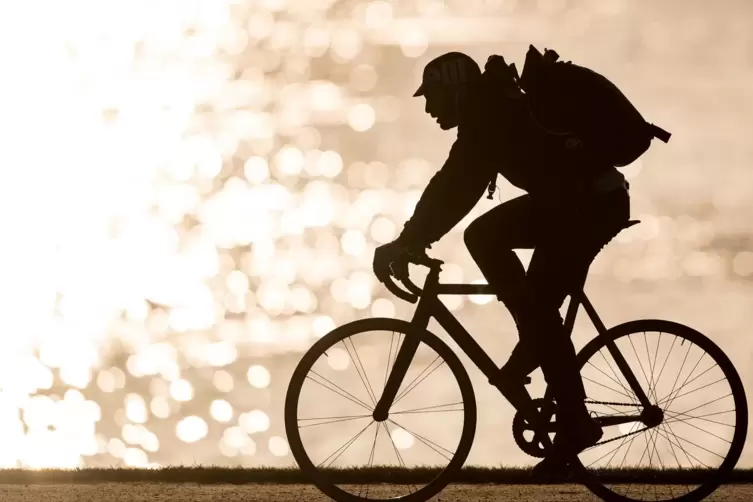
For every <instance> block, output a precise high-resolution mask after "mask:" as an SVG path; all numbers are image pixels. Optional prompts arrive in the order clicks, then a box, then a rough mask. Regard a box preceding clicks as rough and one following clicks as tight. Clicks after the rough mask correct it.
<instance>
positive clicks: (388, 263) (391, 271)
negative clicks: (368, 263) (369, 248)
mask: <svg viewBox="0 0 753 502" xmlns="http://www.w3.org/2000/svg"><path fill="white" fill-rule="evenodd" d="M422 252H423V249H419V248H417V247H416V246H411V245H409V244H407V243H406V242H402V241H401V240H400V239H398V240H395V241H392V242H389V243H387V244H383V245H381V246H379V247H378V248H376V251H374V263H373V268H374V275H376V277H377V279H379V282H381V283H385V282H387V281H388V280H389V278H390V275H391V276H393V277H395V278H396V279H398V280H403V279H406V278H408V263H409V258H410V256H411V255H418V254H421V253H422Z"/></svg>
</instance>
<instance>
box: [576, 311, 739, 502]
mask: <svg viewBox="0 0 753 502" xmlns="http://www.w3.org/2000/svg"><path fill="white" fill-rule="evenodd" d="M641 332H658V333H660V334H673V335H675V336H678V337H681V338H684V339H685V340H688V341H690V342H691V343H692V344H694V345H696V346H697V347H699V348H701V349H703V350H704V351H705V352H706V353H707V354H708V355H709V356H711V357H712V358H713V360H714V362H715V363H717V364H718V365H719V367H720V369H721V370H722V372H723V374H724V376H725V378H726V380H727V381H728V382H729V385H730V389H731V391H732V396H733V399H734V402H735V432H734V435H733V438H732V441H731V444H730V447H729V451H728V453H727V455H726V456H725V458H724V461H723V462H722V463H721V465H720V466H719V467H718V469H717V470H716V472H714V473H713V474H712V475H711V476H710V477H709V478H708V479H707V480H706V481H705V482H704V483H703V484H701V485H700V486H698V487H697V488H696V489H695V490H693V491H692V492H689V493H686V494H684V495H681V496H679V497H673V498H669V499H663V500H662V502H669V501H671V502H698V501H700V500H703V499H704V498H705V497H707V496H708V495H710V494H711V493H712V492H714V491H715V490H716V489H717V488H718V487H719V486H720V485H721V484H722V483H724V482H725V480H726V479H727V478H728V476H729V474H730V473H731V472H732V470H733V469H734V468H735V465H736V464H737V462H738V460H739V459H740V456H741V454H742V450H743V447H744V446H745V439H746V436H747V431H748V407H747V398H746V396H745V389H744V387H743V383H742V380H741V379H740V375H739V374H738V372H737V370H736V369H735V367H734V365H733V364H732V361H730V359H729V357H727V355H726V354H725V353H724V352H723V351H722V349H721V348H719V346H717V345H716V344H715V343H714V342H713V341H712V340H711V339H709V338H708V337H707V336H705V335H704V334H702V333H700V332H699V331H696V330H695V329H693V328H690V327H688V326H685V325H683V324H680V323H676V322H672V321H666V320H660V319H641V320H636V321H630V322H626V323H624V324H620V325H617V326H615V327H613V328H611V329H609V330H607V332H606V333H605V334H604V335H602V336H599V337H596V338H594V339H593V340H591V341H590V342H589V343H588V344H587V345H586V346H585V347H584V348H583V349H582V350H581V351H580V352H579V353H578V355H577V360H578V367H579V368H581V369H582V368H583V367H584V366H585V365H586V363H587V362H588V361H589V359H590V358H591V356H593V355H595V354H596V353H597V352H599V350H601V349H602V348H604V346H605V344H606V342H607V341H616V340H617V339H619V338H621V337H623V336H628V335H631V334H635V333H641ZM573 466H574V467H575V469H576V471H577V472H578V473H579V474H580V475H581V477H582V481H583V484H584V485H585V486H586V487H587V488H588V489H589V490H590V491H591V492H592V493H593V494H594V495H596V496H598V497H600V498H601V499H603V500H605V501H606V502H633V501H636V500H637V499H634V498H630V497H627V496H624V495H621V494H618V493H615V492H613V491H612V490H610V489H609V488H607V487H606V486H604V484H602V483H601V482H600V481H599V479H598V477H596V476H595V475H591V474H590V473H588V472H587V471H586V469H585V467H584V466H583V464H582V462H581V461H580V459H577V460H576V461H575V462H574V463H573Z"/></svg>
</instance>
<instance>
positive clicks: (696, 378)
mask: <svg viewBox="0 0 753 502" xmlns="http://www.w3.org/2000/svg"><path fill="white" fill-rule="evenodd" d="M717 366H718V364H716V363H714V365H713V366H712V367H710V368H708V369H707V370H706V371H704V372H703V373H701V374H700V375H698V376H697V377H695V378H694V379H693V380H691V381H689V382H688V383H687V384H685V385H690V384H691V383H693V382H695V381H696V380H698V379H699V378H701V377H702V376H703V375H705V374H706V373H708V372H709V371H711V370H712V369H714V368H715V367H717ZM722 380H726V377H722V378H720V379H719V380H717V381H715V382H712V383H710V384H707V385H704V386H703V387H699V388H697V389H695V390H691V391H688V392H685V393H684V394H679V395H676V396H675V397H673V398H672V401H674V400H676V399H679V398H680V397H682V396H686V395H688V394H692V393H693V392H695V391H697V390H701V389H705V388H706V387H708V386H710V385H714V384H715V383H719V382H721V381H722ZM685 385H683V387H684V386H685ZM681 390H682V387H681V388H679V389H677V391H676V392H680V391H681ZM669 398H670V396H667V397H665V398H664V399H662V400H661V401H659V402H658V403H657V404H658V405H661V404H663V403H665V402H666V401H667V400H668V399H669Z"/></svg>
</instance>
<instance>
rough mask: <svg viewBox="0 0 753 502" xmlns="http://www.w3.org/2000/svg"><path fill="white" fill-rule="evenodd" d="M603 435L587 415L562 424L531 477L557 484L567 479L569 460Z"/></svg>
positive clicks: (568, 475)
mask: <svg viewBox="0 0 753 502" xmlns="http://www.w3.org/2000/svg"><path fill="white" fill-rule="evenodd" d="M603 435H604V432H603V431H602V429H601V425H599V424H598V422H596V421H595V420H594V419H593V418H591V417H589V416H588V415H585V416H583V417H582V418H580V419H578V420H575V421H573V422H571V423H569V424H568V423H562V424H561V428H560V429H559V430H558V431H557V434H556V436H555V437H554V442H553V444H552V449H551V451H550V452H549V453H548V454H547V456H546V457H545V458H544V460H542V461H541V462H539V463H538V464H536V465H535V466H534V468H533V470H532V471H531V476H532V477H533V478H534V479H535V480H537V481H539V482H557V481H564V480H567V479H569V477H570V475H571V473H570V471H569V469H568V466H569V463H570V460H571V459H572V458H573V457H575V456H577V455H578V454H579V453H581V452H582V451H584V450H585V449H587V448H590V447H591V446H593V445H595V444H596V443H598V442H599V440H600V439H601V438H602V436H603Z"/></svg>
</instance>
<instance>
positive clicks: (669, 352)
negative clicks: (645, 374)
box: [656, 333, 677, 382]
mask: <svg viewBox="0 0 753 502" xmlns="http://www.w3.org/2000/svg"><path fill="white" fill-rule="evenodd" d="M661 335H662V334H661V333H659V338H660V339H661ZM673 336H674V338H673V339H672V345H670V346H669V350H668V351H667V357H665V358H664V363H663V364H662V366H661V370H659V376H657V377H656V381H657V382H658V381H659V380H661V376H662V375H663V374H664V368H666V367H667V361H669V355H670V354H671V353H672V349H673V348H674V347H675V343H677V335H673Z"/></svg>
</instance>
